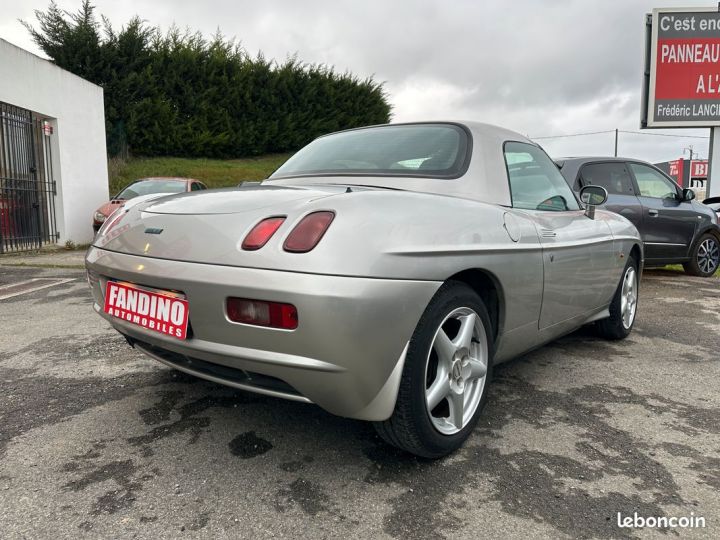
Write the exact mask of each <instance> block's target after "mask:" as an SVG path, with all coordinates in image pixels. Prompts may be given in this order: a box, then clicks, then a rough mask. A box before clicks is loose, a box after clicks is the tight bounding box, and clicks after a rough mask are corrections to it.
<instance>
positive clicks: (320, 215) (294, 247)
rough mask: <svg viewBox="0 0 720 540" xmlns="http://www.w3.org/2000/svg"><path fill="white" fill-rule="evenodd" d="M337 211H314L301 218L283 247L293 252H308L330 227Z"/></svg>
mask: <svg viewBox="0 0 720 540" xmlns="http://www.w3.org/2000/svg"><path fill="white" fill-rule="evenodd" d="M333 219H335V212H329V211H326V212H313V213H312V214H308V215H307V216H305V217H304V218H302V219H301V220H300V223H298V224H297V225H296V226H295V228H294V229H293V230H292V232H290V234H289V235H288V237H287V238H286V239H285V243H284V244H283V249H284V250H285V251H290V252H292V253H307V252H308V251H310V250H312V249H313V248H314V247H315V246H317V244H318V242H320V240H321V239H322V237H323V235H324V234H325V232H326V231H327V230H328V227H330V224H331V223H332V221H333Z"/></svg>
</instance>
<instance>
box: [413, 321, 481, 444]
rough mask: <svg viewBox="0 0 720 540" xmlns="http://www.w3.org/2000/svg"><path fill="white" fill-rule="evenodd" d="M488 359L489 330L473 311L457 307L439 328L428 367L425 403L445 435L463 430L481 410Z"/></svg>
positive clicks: (439, 429) (431, 349)
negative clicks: (478, 410)
mask: <svg viewBox="0 0 720 540" xmlns="http://www.w3.org/2000/svg"><path fill="white" fill-rule="evenodd" d="M488 356H489V355H488V341H487V334H486V332H485V327H484V325H483V323H482V321H481V319H480V317H479V316H478V314H477V313H476V312H475V311H473V310H472V309H470V308H467V307H461V308H457V309H455V310H453V311H452V312H451V313H450V314H448V315H447V316H446V317H445V319H443V321H442V322H441V323H440V325H439V326H438V329H437V331H436V332H435V337H434V338H433V343H432V346H431V347H430V351H429V352H428V357H427V361H426V365H425V404H426V408H427V412H428V415H429V416H430V420H431V421H432V424H433V426H434V427H435V429H437V430H438V431H439V432H440V433H442V434H443V435H454V434H455V433H457V432H459V431H460V430H462V429H463V428H464V427H465V426H466V425H467V424H468V423H469V422H470V420H471V419H472V418H473V416H474V414H475V412H476V411H477V408H478V405H479V404H480V401H481V399H482V395H483V391H484V390H485V379H486V374H487V362H488Z"/></svg>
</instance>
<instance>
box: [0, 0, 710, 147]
mask: <svg viewBox="0 0 720 540" xmlns="http://www.w3.org/2000/svg"><path fill="white" fill-rule="evenodd" d="M94 3H95V5H96V6H97V11H98V13H99V14H103V15H106V16H107V17H108V18H109V19H110V21H111V22H112V23H113V25H114V26H116V27H120V26H122V25H123V24H124V23H126V22H127V21H128V19H130V17H132V16H133V15H136V14H137V15H139V16H140V17H142V18H143V19H145V20H147V21H148V22H149V23H152V24H153V25H159V26H161V28H162V29H167V28H168V27H169V26H170V25H172V24H175V25H177V26H179V27H181V28H185V27H189V28H190V29H192V30H199V31H201V32H202V33H204V34H206V35H211V34H212V33H214V32H215V31H216V30H217V29H220V31H221V32H222V33H223V34H225V35H226V36H228V37H235V38H236V39H237V40H238V41H240V42H241V43H242V45H243V46H244V48H245V49H246V50H248V51H249V52H251V53H255V52H257V51H263V53H264V54H265V56H266V57H270V58H276V59H279V60H282V59H285V58H286V56H288V55H291V54H295V53H297V55H298V57H299V58H300V59H302V60H303V61H305V62H309V63H323V64H329V65H333V66H335V68H336V69H337V70H338V71H345V70H349V71H352V72H353V73H355V74H356V75H358V76H361V77H365V76H374V77H375V78H376V79H377V80H380V81H385V85H386V89H387V92H388V94H389V97H390V100H391V102H392V104H393V107H394V114H393V121H409V120H423V119H448V118H452V119H472V120H479V121H485V122H490V123H494V124H499V125H503V126H505V127H509V128H511V129H515V130H517V131H519V132H521V133H524V134H527V135H530V136H531V137H547V136H554V135H564V134H572V133H581V132H582V133H584V132H597V131H606V130H614V129H616V128H619V129H621V130H627V131H638V130H639V118H640V89H641V78H642V65H643V40H644V15H645V13H647V12H649V11H650V10H651V9H652V8H653V7H662V6H666V5H672V6H673V7H678V6H683V5H693V6H697V5H703V4H705V5H714V4H715V2H709V3H708V2H698V1H697V0H695V1H691V2H685V1H683V0H671V1H670V3H669V4H667V3H665V4H663V3H658V1H657V0H656V1H655V2H653V1H645V0H600V1H595V0H544V1H542V2H541V1H536V0H514V1H513V2H508V1H491V0H488V1H483V2H479V1H476V0H412V1H410V0H395V1H390V0H384V1H382V0H355V1H350V0H303V1H297V0H263V1H257V0H252V1H247V0H203V1H201V2H198V1H197V0H152V1H151V0H95V2H94ZM57 4H58V5H59V6H60V7H61V8H63V9H66V10H70V11H75V10H77V9H78V7H79V5H80V0H58V1H57ZM47 6H48V0H21V1H18V0H0V37H2V38H4V39H6V40H8V41H10V42H12V43H14V44H16V45H19V46H21V47H23V48H25V49H28V50H30V51H32V52H35V53H38V54H39V53H40V51H39V50H38V49H37V47H36V46H35V44H34V43H33V42H32V41H31V40H30V37H29V36H28V33H27V31H26V30H25V29H24V28H23V27H22V26H21V25H20V23H19V22H18V19H23V20H26V21H29V22H35V18H34V15H33V11H34V10H35V9H42V10H44V9H46V8H47ZM708 131H709V130H697V129H696V130H687V129H683V130H680V129H678V130H662V131H658V130H648V131H646V133H668V134H673V135H677V136H678V138H675V137H659V136H651V135H636V134H623V133H621V134H620V144H619V153H620V154H621V155H626V156H632V157H637V158H641V159H647V160H650V161H663V160H669V159H675V158H677V157H680V156H681V155H682V154H683V149H684V148H687V147H689V146H690V145H692V146H693V147H694V151H695V152H696V153H699V154H700V155H701V156H702V157H707V149H708V139H707V136H708V135H709V133H708ZM687 135H691V136H695V137H699V138H687V137H682V138H681V136H687ZM538 142H540V143H542V145H543V146H544V147H545V148H546V149H547V151H548V152H549V153H550V154H551V155H553V156H563V155H579V154H602V155H608V154H610V155H611V154H612V152H613V145H614V133H601V134H597V135H589V136H581V137H566V138H553V139H542V140H538ZM685 153H686V155H687V151H685Z"/></svg>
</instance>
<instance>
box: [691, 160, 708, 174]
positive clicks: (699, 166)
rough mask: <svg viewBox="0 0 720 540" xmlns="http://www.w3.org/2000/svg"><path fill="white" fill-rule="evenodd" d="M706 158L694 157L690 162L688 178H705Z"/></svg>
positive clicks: (706, 170)
mask: <svg viewBox="0 0 720 540" xmlns="http://www.w3.org/2000/svg"><path fill="white" fill-rule="evenodd" d="M707 175H708V161H707V159H696V160H694V161H691V162H690V178H707Z"/></svg>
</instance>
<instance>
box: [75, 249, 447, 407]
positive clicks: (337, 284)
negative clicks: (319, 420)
mask: <svg viewBox="0 0 720 540" xmlns="http://www.w3.org/2000/svg"><path fill="white" fill-rule="evenodd" d="M86 266H87V268H88V270H90V271H91V272H92V274H93V275H96V276H97V277H98V279H97V280H91V283H92V293H93V298H94V301H95V306H94V307H95V310H96V311H97V312H98V313H99V314H100V315H101V316H103V317H104V318H105V319H106V320H107V321H108V322H110V324H111V325H112V326H113V327H114V328H115V329H116V330H118V331H119V332H121V333H122V334H124V335H126V336H128V337H129V338H130V341H134V342H139V343H138V348H139V349H141V350H143V351H144V352H146V353H147V354H149V355H150V356H153V357H154V358H156V359H158V360H160V361H162V362H164V363H166V364H168V365H172V366H173V367H176V368H177V369H181V370H182V371H186V372H188V373H192V374H194V375H197V376H199V377H204V378H206V379H209V380H213V381H215V382H219V383H223V384H228V385H230V386H234V387H237V388H243V389H247V390H251V391H257V392H260V393H265V394H270V395H275V396H279V397H285V398H289V399H296V400H298V401H311V402H313V403H316V404H317V405H319V406H321V407H322V408H324V409H326V410H327V411H329V412H331V413H333V414H337V415H340V416H347V417H351V418H357V419H361V420H384V419H386V418H388V417H389V416H390V415H391V414H392V411H393V409H394V406H395V399H396V397H397V388H398V384H399V379H400V375H401V373H402V367H403V363H404V351H405V348H406V346H407V343H408V341H409V339H410V337H411V335H412V333H413V331H414V329H415V326H416V325H417V322H418V320H419V319H420V316H421V315H422V312H423V311H424V309H425V307H426V306H427V304H428V302H429V301H430V299H431V298H432V296H433V295H434V294H435V292H436V291H437V289H438V288H439V287H440V285H441V283H440V282H435V281H408V280H389V279H388V280H386V279H369V278H357V277H340V276H330V275H318V274H303V273H294V272H280V271H274V270H261V269H253V268H237V267H228V266H216V265H209V264H198V263H188V262H178V261H170V260H162V259H153V258H148V257H139V256H135V255H127V254H122V253H116V252H111V251H106V250H102V249H99V248H95V247H91V248H90V249H89V250H88V254H87V258H86ZM108 278H110V279H119V280H126V281H130V282H133V283H137V284H139V285H145V286H148V287H155V288H159V289H172V290H176V291H182V292H183V293H184V294H185V295H186V297H187V299H188V302H189V306H190V307H189V309H190V330H191V334H190V336H189V338H188V339H187V340H185V341H179V340H176V339H174V338H171V337H168V336H164V335H161V334H158V333H155V332H152V331H150V330H146V329H144V328H141V327H139V326H136V325H134V324H132V323H129V322H126V321H123V320H120V319H116V318H113V317H110V316H109V315H107V314H105V313H104V312H103V311H102V305H103V302H104V301H103V290H104V286H105V283H106V282H107V279H108ZM228 296H238V297H243V298H253V299H258V300H269V301H277V302H287V303H291V304H293V305H295V306H296V307H297V310H298V318H299V324H298V328H297V329H296V330H293V331H287V330H277V329H271V328H262V327H257V326H248V325H243V324H238V323H233V322H230V321H229V320H228V319H227V317H226V315H225V309H224V306H225V299H226V298H227V297H228ZM193 360H196V362H195V363H193ZM207 363H210V364H216V365H218V366H224V367H226V368H230V369H229V370H223V369H218V370H212V369H206V368H208V367H211V366H208V365H207ZM233 370H236V371H235V372H233ZM233 373H235V374H236V375H237V376H234V375H233ZM253 374H257V375H262V376H267V377H273V378H276V379H278V380H279V381H280V382H281V383H284V384H285V385H286V386H285V387H283V386H282V385H280V387H278V388H272V387H268V386H267V385H265V386H262V387H261V386H256V385H255V384H254V382H253V381H254V380H255V379H257V377H256V378H255V379H254V378H253V377H252V375H253ZM245 375H249V379H245Z"/></svg>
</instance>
